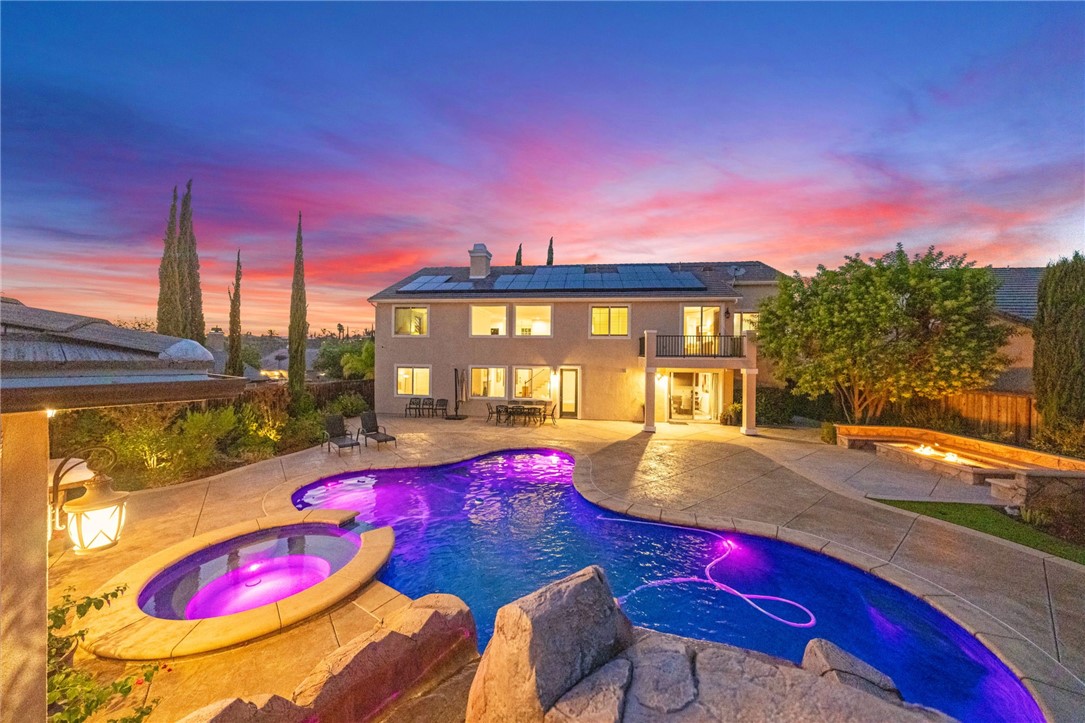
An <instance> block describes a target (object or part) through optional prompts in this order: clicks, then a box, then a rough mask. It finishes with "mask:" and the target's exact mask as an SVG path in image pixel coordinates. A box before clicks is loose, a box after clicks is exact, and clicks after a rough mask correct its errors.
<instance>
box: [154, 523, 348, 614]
mask: <svg viewBox="0 0 1085 723" xmlns="http://www.w3.org/2000/svg"><path fill="white" fill-rule="evenodd" d="M360 545H361V538H360V537H359V536H358V535H357V534H356V533H354V532H351V531H350V530H344V529H341V528H339V527H336V526H335V525H330V524H319V523H316V524H301V525H288V526H285V527H275V528H271V529H269V530H260V531H259V532H253V533H250V534H247V535H242V536H239V537H235V538H234V539H232V540H226V541H225V542H220V543H219V544H217V545H212V546H210V547H208V548H205V549H203V550H200V551H199V552H197V553H195V554H193V555H189V556H188V557H185V558H184V559H182V560H180V561H179V562H177V563H175V564H173V565H171V566H170V567H168V568H166V569H165V570H163V571H162V572H161V573H159V574H158V575H156V576H155V577H154V578H152V579H151V581H150V582H149V583H147V585H145V586H144V588H143V590H141V591H140V594H139V600H138V602H139V607H140V609H142V610H143V612H145V613H147V614H148V615H151V616H153V617H157V618H165V619H167V620H199V619H201V618H214V617H221V616H223V615H233V614H235V613H239V612H243V611H245V610H252V609H254V608H258V607H261V606H263V605H269V604H271V603H273V602H278V601H279V600H282V599H284V598H287V597H290V596H291V595H294V594H297V593H299V592H301V591H302V590H307V589H308V588H310V587H312V586H313V585H316V584H318V583H320V582H322V581H324V580H326V579H327V578H328V577H330V576H331V575H332V574H334V573H336V572H338V571H339V570H341V569H342V568H343V566H344V565H346V564H347V563H348V562H349V561H350V560H351V558H353V557H354V555H355V554H356V553H357V551H358V548H359V547H360Z"/></svg>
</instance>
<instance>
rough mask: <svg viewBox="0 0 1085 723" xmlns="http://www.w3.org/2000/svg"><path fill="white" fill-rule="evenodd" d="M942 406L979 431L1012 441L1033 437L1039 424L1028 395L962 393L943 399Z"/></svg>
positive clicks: (1020, 441) (1026, 440)
mask: <svg viewBox="0 0 1085 723" xmlns="http://www.w3.org/2000/svg"><path fill="white" fill-rule="evenodd" d="M942 408H943V409H944V410H946V411H949V412H954V413H956V414H959V415H961V416H962V417H964V418H965V419H966V420H968V422H969V423H970V424H972V425H975V428H976V431H978V432H979V433H981V434H995V435H1001V436H1004V437H1005V439H1006V441H1007V442H1013V443H1015V444H1025V443H1027V442H1028V441H1029V440H1030V439H1032V435H1033V434H1035V433H1036V430H1037V429H1039V427H1040V423H1041V419H1040V413H1039V412H1038V411H1036V400H1035V399H1033V397H1032V395H1031V394H1014V393H1009V392H965V393H963V394H956V395H954V396H952V397H946V398H945V399H943V400H942Z"/></svg>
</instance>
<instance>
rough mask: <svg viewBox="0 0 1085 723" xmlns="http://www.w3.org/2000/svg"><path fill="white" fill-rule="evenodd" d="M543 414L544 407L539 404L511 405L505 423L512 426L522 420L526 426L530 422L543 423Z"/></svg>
mask: <svg viewBox="0 0 1085 723" xmlns="http://www.w3.org/2000/svg"><path fill="white" fill-rule="evenodd" d="M542 412H543V407H542V406H540V405H538V404H510V405H509V411H508V414H507V415H506V416H505V423H506V424H509V425H511V424H513V423H514V422H515V421H516V420H521V421H522V422H523V423H524V424H525V425H526V424H527V423H528V422H535V421H541V419H542Z"/></svg>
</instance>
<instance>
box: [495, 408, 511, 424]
mask: <svg viewBox="0 0 1085 723" xmlns="http://www.w3.org/2000/svg"><path fill="white" fill-rule="evenodd" d="M494 416H495V417H497V419H495V420H494V424H501V422H507V421H508V420H509V405H507V404H498V405H497V408H496V409H495V410H494Z"/></svg>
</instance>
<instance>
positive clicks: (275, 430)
mask: <svg viewBox="0 0 1085 723" xmlns="http://www.w3.org/2000/svg"><path fill="white" fill-rule="evenodd" d="M287 419H288V418H287V416H286V411H285V410H282V409H276V408H272V407H268V406H265V405H263V404H260V403H258V402H244V403H243V404H242V405H241V409H240V411H238V413H237V428H238V432H239V436H238V438H237V441H236V442H235V443H234V445H233V451H234V453H236V454H237V455H238V456H239V457H240V458H241V459H242V461H244V462H257V461H259V460H261V459H267V458H269V457H274V456H275V447H276V445H277V444H278V443H279V440H280V439H281V438H282V435H283V427H284V426H285V425H286V422H287Z"/></svg>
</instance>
